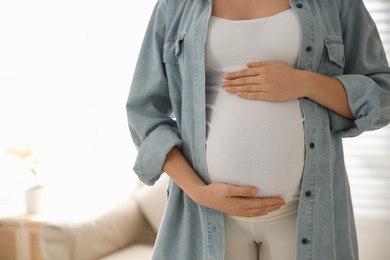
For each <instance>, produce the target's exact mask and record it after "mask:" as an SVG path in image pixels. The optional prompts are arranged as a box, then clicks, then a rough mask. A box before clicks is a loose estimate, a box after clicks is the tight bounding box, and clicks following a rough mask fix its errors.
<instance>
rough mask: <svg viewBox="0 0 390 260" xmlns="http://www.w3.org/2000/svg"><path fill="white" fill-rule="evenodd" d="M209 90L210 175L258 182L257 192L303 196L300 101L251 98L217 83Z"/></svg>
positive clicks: (216, 178)
mask: <svg viewBox="0 0 390 260" xmlns="http://www.w3.org/2000/svg"><path fill="white" fill-rule="evenodd" d="M206 89H207V94H206V100H207V106H206V111H207V141H206V158H207V167H208V172H209V175H210V178H211V180H212V181H213V182H223V183H229V184H234V185H239V186H247V185H248V186H255V187H257V188H258V189H259V193H258V195H257V196H258V197H273V196H280V197H282V198H283V199H284V200H285V201H286V202H290V201H293V200H296V199H298V198H299V192H300V183H301V177H302V172H303V165H304V153H305V150H304V149H305V148H304V130H303V116H302V112H301V107H300V102H299V100H292V101H289V102H266V101H259V100H246V99H243V98H240V97H238V96H236V95H234V94H231V93H227V92H225V91H224V90H223V89H222V88H221V87H218V86H213V87H210V86H209V87H207V88H206Z"/></svg>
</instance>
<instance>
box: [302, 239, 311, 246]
mask: <svg viewBox="0 0 390 260" xmlns="http://www.w3.org/2000/svg"><path fill="white" fill-rule="evenodd" d="M301 242H302V244H304V245H306V244H308V243H309V239H307V238H303V239H302V240H301Z"/></svg>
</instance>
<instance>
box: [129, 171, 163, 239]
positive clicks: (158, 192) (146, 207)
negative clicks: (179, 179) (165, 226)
mask: <svg viewBox="0 0 390 260" xmlns="http://www.w3.org/2000/svg"><path fill="white" fill-rule="evenodd" d="M168 181H169V177H168V175H166V174H163V175H161V177H160V179H159V180H158V181H157V182H156V183H155V184H154V186H146V185H141V186H140V187H138V188H137V189H136V190H135V191H134V192H133V194H132V195H133V197H134V199H135V200H136V201H137V204H138V206H139V208H140V210H141V211H142V213H143V214H144V217H145V218H146V219H147V220H148V222H149V224H150V225H151V226H152V227H153V229H154V231H155V232H157V231H158V228H159V226H160V223H161V220H162V217H163V214H164V209H165V205H166V200H167V186H168Z"/></svg>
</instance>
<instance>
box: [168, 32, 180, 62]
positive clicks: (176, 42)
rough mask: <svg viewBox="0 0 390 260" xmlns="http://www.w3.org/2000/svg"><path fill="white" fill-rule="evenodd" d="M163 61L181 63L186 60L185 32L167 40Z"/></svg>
mask: <svg viewBox="0 0 390 260" xmlns="http://www.w3.org/2000/svg"><path fill="white" fill-rule="evenodd" d="M163 61H164V62H165V63H172V64H180V63H182V62H183V61H184V33H182V34H177V35H176V36H174V37H169V38H167V39H166V40H165V42H164V53H163Z"/></svg>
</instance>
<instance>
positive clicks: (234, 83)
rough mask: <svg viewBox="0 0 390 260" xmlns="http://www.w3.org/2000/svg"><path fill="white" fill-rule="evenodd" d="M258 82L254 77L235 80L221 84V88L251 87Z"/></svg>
mask: <svg viewBox="0 0 390 260" xmlns="http://www.w3.org/2000/svg"><path fill="white" fill-rule="evenodd" d="M258 81H259V79H257V78H256V77H246V78H237V79H233V80H226V81H223V82H222V83H221V87H233V86H243V85H253V84H256V83H257V82H258Z"/></svg>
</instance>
